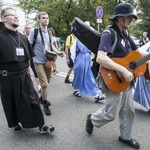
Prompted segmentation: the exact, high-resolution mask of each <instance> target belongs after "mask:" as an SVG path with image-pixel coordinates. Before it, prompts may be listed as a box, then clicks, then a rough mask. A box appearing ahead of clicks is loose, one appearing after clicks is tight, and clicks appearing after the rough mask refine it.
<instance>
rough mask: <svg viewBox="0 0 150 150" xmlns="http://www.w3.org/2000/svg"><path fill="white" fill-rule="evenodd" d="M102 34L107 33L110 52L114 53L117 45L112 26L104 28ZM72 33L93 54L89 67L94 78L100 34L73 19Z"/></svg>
mask: <svg viewBox="0 0 150 150" xmlns="http://www.w3.org/2000/svg"><path fill="white" fill-rule="evenodd" d="M103 32H108V33H109V34H110V35H111V37H112V50H113V51H114V49H115V47H116V43H117V34H116V31H114V29H112V26H108V27H106V29H105V30H104V31H103ZM72 33H73V34H74V35H75V36H76V37H77V38H78V39H79V40H80V41H81V42H82V43H83V44H84V45H85V46H86V47H87V48H88V49H89V50H91V51H92V52H93V53H94V54H95V57H94V59H93V65H92V67H91V69H92V72H93V74H94V77H95V78H96V77H97V75H98V72H99V64H98V63H97V62H96V57H97V51H98V47H99V43H100V38H101V34H100V33H99V32H98V31H96V30H94V29H92V28H90V27H89V26H88V25H87V24H86V23H85V22H83V21H82V20H81V19H79V18H77V17H75V19H74V20H73V22H72Z"/></svg>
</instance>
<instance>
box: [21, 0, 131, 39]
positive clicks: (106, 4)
mask: <svg viewBox="0 0 150 150" xmlns="http://www.w3.org/2000/svg"><path fill="white" fill-rule="evenodd" d="M19 1H20V4H19V6H20V7H21V8H22V9H23V10H25V12H26V13H33V12H37V13H38V12H40V11H43V10H44V11H46V12H47V13H48V14H49V16H50V24H49V27H53V28H54V29H55V31H56V35H57V36H63V37H66V36H67V35H68V34H69V33H70V32H71V31H70V30H71V22H72V21H73V19H74V17H79V18H80V19H81V20H83V21H86V20H87V21H90V23H91V25H92V27H94V28H95V29H97V21H96V19H97V17H96V7H97V6H98V5H100V6H102V8H103V11H104V15H103V18H102V24H100V32H101V31H102V30H103V29H104V28H105V27H106V26H107V25H109V24H110V22H109V17H110V16H111V15H112V13H113V8H114V6H115V5H116V4H117V3H120V2H123V0H107V1H106V0H28V1H26V0H19ZM129 2H131V3H133V0H130V1H129Z"/></svg>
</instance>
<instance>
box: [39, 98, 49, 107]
mask: <svg viewBox="0 0 150 150" xmlns="http://www.w3.org/2000/svg"><path fill="white" fill-rule="evenodd" d="M40 103H41V104H47V105H48V106H51V103H50V102H49V101H48V100H43V98H42V96H41V97H40Z"/></svg>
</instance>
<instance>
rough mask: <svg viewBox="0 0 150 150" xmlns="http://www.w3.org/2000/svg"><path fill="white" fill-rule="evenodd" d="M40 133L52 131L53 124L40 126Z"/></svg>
mask: <svg viewBox="0 0 150 150" xmlns="http://www.w3.org/2000/svg"><path fill="white" fill-rule="evenodd" d="M39 130H40V133H41V134H47V133H50V132H53V131H54V130H55V128H54V127H53V126H42V127H41V128H39Z"/></svg>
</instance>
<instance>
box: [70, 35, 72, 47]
mask: <svg viewBox="0 0 150 150" xmlns="http://www.w3.org/2000/svg"><path fill="white" fill-rule="evenodd" d="M71 42H72V35H70V45H71Z"/></svg>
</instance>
